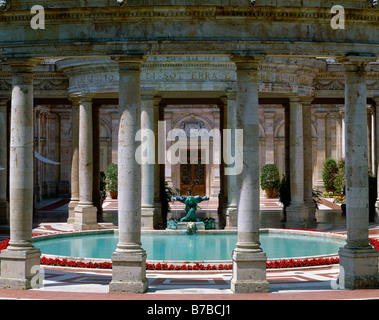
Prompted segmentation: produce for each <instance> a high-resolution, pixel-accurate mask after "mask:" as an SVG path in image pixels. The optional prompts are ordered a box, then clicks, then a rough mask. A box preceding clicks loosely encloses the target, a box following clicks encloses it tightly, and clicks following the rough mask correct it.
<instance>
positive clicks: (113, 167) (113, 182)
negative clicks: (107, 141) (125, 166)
mask: <svg viewBox="0 0 379 320" xmlns="http://www.w3.org/2000/svg"><path fill="white" fill-rule="evenodd" d="M106 183H107V190H108V191H109V195H110V196H111V198H112V199H117V195H118V165H117V164H115V163H111V164H110V165H109V166H108V168H107V173H106Z"/></svg>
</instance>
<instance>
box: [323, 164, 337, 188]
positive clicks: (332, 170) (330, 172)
mask: <svg viewBox="0 0 379 320" xmlns="http://www.w3.org/2000/svg"><path fill="white" fill-rule="evenodd" d="M337 173H338V166H337V162H336V160H334V159H332V158H329V159H327V160H326V161H325V162H324V168H323V170H322V180H323V182H324V187H325V190H326V191H327V192H335V191H336V188H335V186H334V182H335V179H336V176H337Z"/></svg>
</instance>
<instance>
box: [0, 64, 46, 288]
mask: <svg viewBox="0 0 379 320" xmlns="http://www.w3.org/2000/svg"><path fill="white" fill-rule="evenodd" d="M36 63H37V61H35V60H22V61H21V60H19V61H13V62H12V63H11V68H12V110H11V139H10V190H9V202H10V242H9V246H8V248H7V249H6V250H4V251H2V252H1V255H0V258H1V278H0V287H2V288H14V289H16V288H18V289H29V288H31V279H32V277H33V275H34V274H35V273H36V272H37V271H36V270H37V269H38V268H39V257H40V251H39V250H38V249H36V248H34V246H33V244H32V227H33V225H32V222H33V159H34V151H33V137H34V135H33V67H34V66H35V64H36Z"/></svg>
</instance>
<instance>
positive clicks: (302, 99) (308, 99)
mask: <svg viewBox="0 0 379 320" xmlns="http://www.w3.org/2000/svg"><path fill="white" fill-rule="evenodd" d="M289 100H290V103H291V102H298V103H301V104H302V105H309V106H310V105H311V104H312V101H313V100H314V97H313V96H298V95H296V96H290V97H289Z"/></svg>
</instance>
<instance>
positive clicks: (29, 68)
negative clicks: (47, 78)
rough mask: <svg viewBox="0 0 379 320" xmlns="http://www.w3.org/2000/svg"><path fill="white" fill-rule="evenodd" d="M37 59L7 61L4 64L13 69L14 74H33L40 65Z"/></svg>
mask: <svg viewBox="0 0 379 320" xmlns="http://www.w3.org/2000/svg"><path fill="white" fill-rule="evenodd" d="M40 62H41V60H40V59H37V58H23V59H21V58H19V59H6V60H4V63H6V64H8V65H9V66H10V67H11V70H12V73H14V74H15V73H33V69H34V67H35V66H36V65H37V64H38V63H40Z"/></svg>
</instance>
